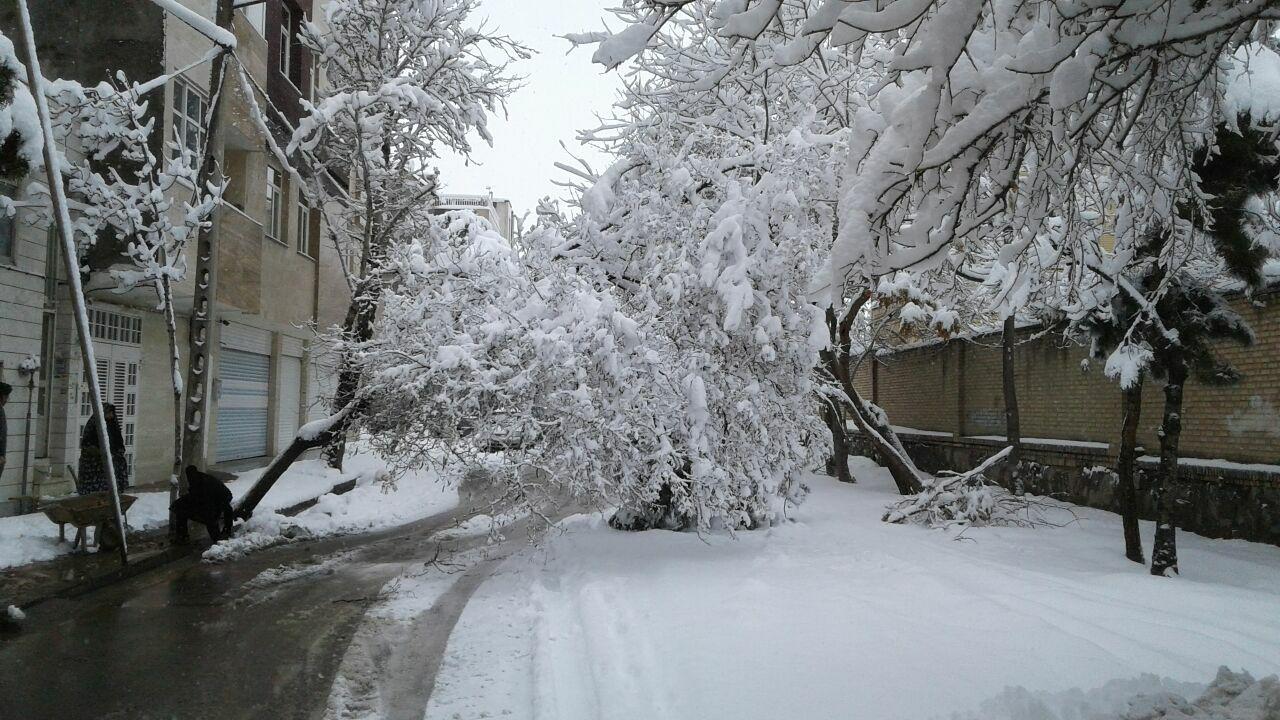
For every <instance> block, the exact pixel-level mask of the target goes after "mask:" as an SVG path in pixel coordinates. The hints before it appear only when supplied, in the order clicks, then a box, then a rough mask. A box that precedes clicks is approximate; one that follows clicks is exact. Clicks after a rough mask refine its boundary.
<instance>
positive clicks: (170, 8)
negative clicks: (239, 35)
mask: <svg viewBox="0 0 1280 720" xmlns="http://www.w3.org/2000/svg"><path fill="white" fill-rule="evenodd" d="M151 2H153V3H155V4H156V5H159V6H160V7H161V8H163V9H164V11H165V12H167V13H169V14H170V15H173V16H174V17H176V18H178V19H179V20H181V21H182V22H184V23H186V24H187V25H189V26H191V29H193V30H195V31H196V32H198V33H200V34H201V35H204V36H205V37H207V38H209V39H210V40H212V41H213V42H214V43H215V44H217V45H220V46H221V47H222V48H224V49H226V50H234V49H235V47H236V36H235V35H234V34H233V33H232V32H231V31H230V30H227V29H225V28H221V27H218V25H217V23H215V22H213V21H212V20H209V19H208V18H205V17H203V16H202V15H200V13H198V12H196V11H195V10H192V9H191V8H188V7H186V6H185V5H183V4H182V3H180V2H178V0H151Z"/></svg>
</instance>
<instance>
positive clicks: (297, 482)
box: [0, 460, 356, 607]
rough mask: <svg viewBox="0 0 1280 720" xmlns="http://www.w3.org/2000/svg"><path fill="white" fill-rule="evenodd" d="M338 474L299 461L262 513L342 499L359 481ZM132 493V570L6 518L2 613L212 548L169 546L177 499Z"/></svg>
mask: <svg viewBox="0 0 1280 720" xmlns="http://www.w3.org/2000/svg"><path fill="white" fill-rule="evenodd" d="M260 474H261V468H258V469H255V470H251V471H248V472H244V473H242V474H241V475H240V476H239V477H237V478H235V479H234V480H232V481H231V482H229V483H227V485H228V487H229V488H231V491H232V492H233V493H234V494H235V495H236V497H239V496H241V495H243V494H244V493H245V492H247V491H248V489H249V488H250V487H251V486H252V485H253V483H254V482H255V481H256V480H257V479H258V476H259V475H260ZM344 475H347V474H343V473H338V472H337V471H334V470H331V469H330V468H328V467H327V466H325V465H324V463H323V462H322V461H320V460H306V461H302V462H299V463H297V464H296V465H295V466H294V467H293V468H291V469H290V470H289V472H287V473H285V475H284V476H283V477H282V478H281V479H280V481H279V482H278V483H277V484H276V486H275V487H274V488H272V490H271V493H270V494H269V495H268V496H267V497H266V498H265V499H264V501H263V502H262V504H261V505H259V508H258V509H259V511H272V512H276V513H279V514H281V515H294V514H297V513H299V512H302V511H303V510H305V509H307V508H308V507H310V506H312V505H314V504H315V503H316V501H317V500H318V499H319V498H320V497H322V496H324V495H326V494H330V493H332V494H335V495H341V494H343V493H346V492H348V491H349V490H351V489H352V488H354V487H355V485H356V483H355V480H354V479H344ZM130 494H134V495H136V496H137V497H138V500H137V502H135V503H134V506H133V508H132V509H131V510H130V511H129V514H128V523H129V528H130V532H129V565H128V566H126V567H123V568H122V567H121V566H120V559H119V555H118V554H117V553H114V552H110V553H99V552H96V548H95V551H94V552H87V553H86V552H72V551H71V542H70V535H72V534H73V533H71V532H69V533H68V539H67V541H65V542H60V541H59V540H58V527H57V525H54V524H53V523H51V522H49V521H48V520H47V519H46V518H45V517H44V516H43V515H41V514H39V513H37V514H32V515H21V516H14V517H7V518H0V607H2V606H3V605H7V604H13V605H17V606H18V607H28V606H30V605H32V604H35V603H38V602H41V601H43V600H46V599H49V598H52V597H72V596H74V595H77V594H80V593H84V592H88V591H89V590H92V589H94V588H97V587H101V586H102V585H105V584H108V583H111V582H115V581H118V580H121V579H124V578H126V577H131V576H133V575H136V574H138V573H141V572H145V571H146V570H148V569H151V568H153V567H157V566H159V565H162V564H164V563H167V562H171V561H173V560H176V559H178V558H181V557H185V556H187V555H189V554H193V553H197V552H200V551H202V550H204V549H205V547H206V545H207V541H206V540H204V537H205V535H204V532H203V530H202V529H197V530H196V531H195V532H194V533H193V535H194V537H195V538H199V540H195V541H194V542H192V543H191V544H190V545H181V546H172V545H170V544H169V540H168V505H169V494H168V492H167V490H166V489H164V488H161V489H160V490H158V491H155V492H137V489H136V488H130Z"/></svg>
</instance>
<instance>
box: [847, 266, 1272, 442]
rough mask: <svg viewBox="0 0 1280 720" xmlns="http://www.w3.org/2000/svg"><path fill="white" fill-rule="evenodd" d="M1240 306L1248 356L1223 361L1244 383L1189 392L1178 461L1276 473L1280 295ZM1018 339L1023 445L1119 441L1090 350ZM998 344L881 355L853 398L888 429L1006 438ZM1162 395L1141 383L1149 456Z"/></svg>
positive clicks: (1230, 348) (1111, 403)
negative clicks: (1217, 461)
mask: <svg viewBox="0 0 1280 720" xmlns="http://www.w3.org/2000/svg"><path fill="white" fill-rule="evenodd" d="M1258 300H1259V301H1260V302H1259V304H1257V305H1254V304H1250V303H1248V302H1246V301H1244V300H1243V299H1240V300H1238V301H1236V302H1234V303H1233V305H1234V307H1235V309H1236V310H1237V311H1238V312H1240V313H1241V315H1242V316H1244V318H1245V319H1246V320H1247V321H1248V322H1249V323H1250V325H1251V326H1252V327H1253V329H1254V332H1255V334H1256V335H1257V342H1256V343H1255V344H1254V345H1253V346H1251V347H1247V348H1245V347H1240V346H1236V345H1234V344H1227V345H1224V346H1223V347H1222V356H1223V357H1224V358H1226V359H1228V360H1229V361H1230V362H1232V363H1233V364H1234V365H1235V366H1236V367H1237V368H1238V369H1239V370H1240V371H1241V372H1242V373H1243V374H1244V379H1243V380H1242V381H1241V382H1240V383H1239V384H1238V385H1233V386H1226V387H1221V386H1206V385H1203V384H1200V383H1198V382H1195V381H1192V382H1190V383H1188V386H1187V388H1186V393H1185V401H1184V410H1183V433H1182V441H1181V454H1182V455H1183V456H1185V457H1189V458H1221V459H1226V460H1230V461H1234V462H1240V463H1262V464H1275V465H1280V292H1276V291H1274V290H1273V291H1272V292H1269V293H1266V294H1264V295H1261V296H1259V298H1258ZM1034 333H1035V329H1027V330H1024V331H1022V337H1021V341H1022V344H1020V345H1019V346H1018V348H1017V350H1016V351H1015V353H1014V363H1015V368H1016V382H1017V388H1018V407H1019V410H1020V413H1021V420H1022V428H1021V429H1022V435H1023V437H1027V438H1046V439H1057V440H1071V441H1086V442H1095V443H1106V444H1109V445H1112V447H1111V454H1114V451H1115V447H1114V444H1115V443H1116V441H1117V439H1118V437H1119V433H1120V421H1121V415H1120V389H1119V386H1118V385H1117V384H1116V383H1115V382H1113V381H1111V380H1109V379H1107V378H1106V377H1104V376H1103V374H1102V366H1103V363H1102V362H1100V361H1088V362H1085V361H1086V358H1087V357H1088V348H1087V347H1084V346H1083V345H1078V344H1071V343H1067V342H1065V341H1064V340H1063V339H1062V337H1061V336H1060V335H1057V334H1053V335H1047V336H1045V337H1040V338H1034V337H1033V336H1034ZM999 343H1000V336H999V334H998V333H997V334H991V335H985V336H979V337H975V338H967V339H956V340H951V341H949V342H946V343H938V344H934V345H926V346H924V347H916V348H911V349H906V350H901V351H898V352H894V353H889V354H884V355H881V356H880V357H879V358H877V360H876V361H875V362H874V363H872V362H867V363H864V367H863V368H861V369H860V371H859V373H858V376H857V384H858V387H859V389H860V391H862V392H864V393H865V394H866V397H868V398H872V399H874V401H875V402H876V403H877V404H879V405H880V406H881V407H883V408H884V409H885V410H886V411H887V412H888V414H889V418H890V420H891V422H893V424H895V425H899V426H905V427H910V428H916V429H920V430H932V431H944V432H949V433H953V434H955V435H957V436H983V435H1001V436H1002V435H1004V393H1003V390H1002V389H1001V378H1000V348H999ZM1163 404H1164V396H1163V393H1162V385H1161V383H1159V382H1158V381H1155V380H1152V379H1151V378H1148V380H1147V383H1146V386H1145V387H1144V392H1143V408H1142V421H1141V426H1140V431H1139V442H1140V443H1141V444H1143V445H1144V446H1145V448H1146V449H1147V452H1149V453H1151V454H1156V452H1157V447H1158V441H1157V437H1156V430H1157V428H1158V427H1159V425H1160V420H1161V415H1162V412H1163Z"/></svg>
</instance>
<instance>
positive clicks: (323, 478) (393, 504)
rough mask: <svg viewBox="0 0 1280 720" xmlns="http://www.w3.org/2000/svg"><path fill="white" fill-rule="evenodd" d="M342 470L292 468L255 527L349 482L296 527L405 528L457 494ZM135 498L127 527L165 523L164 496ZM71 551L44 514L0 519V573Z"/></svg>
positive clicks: (238, 487)
mask: <svg viewBox="0 0 1280 720" xmlns="http://www.w3.org/2000/svg"><path fill="white" fill-rule="evenodd" d="M344 465H345V471H344V472H342V473H339V472H337V471H335V470H332V469H331V468H329V467H328V466H327V465H325V463H324V461H322V460H303V461H301V462H298V463H295V464H294V466H293V467H291V468H289V471H288V472H287V473H285V474H284V476H283V477H281V478H280V480H279V481H277V482H276V484H275V486H274V487H272V488H271V492H269V493H267V496H266V497H265V498H264V499H263V501H262V503H261V504H260V505H259V506H258V510H257V512H256V513H255V517H254V522H258V523H262V522H270V521H271V519H272V518H277V517H279V516H277V515H275V514H274V513H273V512H272V511H274V510H278V509H281V508H287V507H289V506H291V505H295V504H297V503H299V502H302V501H304V500H309V499H311V498H315V497H317V496H320V495H324V494H325V493H326V492H327V491H328V490H329V489H330V488H332V487H333V486H334V485H337V484H338V483H340V482H342V481H343V480H345V479H349V478H351V477H353V476H355V477H359V478H361V483H362V484H361V487H358V488H357V489H356V490H353V491H352V492H351V493H349V494H348V495H349V497H347V496H333V495H326V496H325V497H323V498H321V501H320V503H319V504H318V505H317V507H315V508H311V509H310V510H308V511H307V512H306V513H303V516H305V517H306V519H305V520H301V519H300V522H305V523H308V524H312V525H314V526H315V528H316V531H317V534H322V532H321V526H327V527H328V528H329V530H330V532H336V531H338V530H340V529H348V530H350V531H355V530H358V529H361V528H368V527H370V526H372V525H373V524H381V523H394V522H395V521H397V520H399V521H400V522H408V521H409V520H412V519H415V518H416V517H423V516H425V515H428V514H431V513H432V512H439V511H440V510H443V509H447V508H449V507H452V506H453V505H454V504H456V503H457V495H456V493H455V492H454V491H452V490H445V489H443V488H441V487H439V483H437V482H434V476H432V477H430V478H426V477H419V476H417V475H410V476H408V477H406V478H405V479H403V480H401V483H400V489H399V491H398V492H395V493H390V494H386V493H383V488H382V487H381V486H380V485H378V484H377V483H373V482H370V481H371V480H372V478H373V477H374V476H375V475H376V474H377V473H378V471H380V470H382V469H383V463H382V461H381V460H379V459H378V458H377V457H375V456H373V455H371V454H368V453H362V452H355V453H353V454H352V455H350V456H349V457H348V458H347V460H346V462H345V463H344ZM261 474H262V470H261V469H259V470H250V471H247V472H244V473H241V474H240V475H239V477H237V478H236V479H235V480H234V481H232V482H231V483H228V487H230V488H231V491H232V493H234V494H235V496H236V497H237V498H239V497H240V496H241V495H243V494H244V493H245V492H247V491H248V490H249V488H250V487H252V486H253V483H254V482H256V481H257V479H258V477H259V476H260V475H261ZM409 492H411V493H412V498H413V499H412V500H410V497H409V495H407V494H406V493H409ZM131 494H133V493H131ZM136 495H137V497H138V500H137V502H135V503H134V504H133V507H132V508H130V510H129V514H128V522H129V526H130V527H132V528H134V529H141V530H150V529H154V528H158V527H161V526H163V525H165V524H166V523H167V522H168V521H169V494H168V493H167V492H146V493H136ZM343 497H345V499H342V498H343ZM301 517H302V516H300V518H301ZM324 534H327V533H324ZM69 539H70V538H68V540H69ZM70 550H71V543H70V542H63V543H59V542H58V526H57V525H54V524H53V523H51V522H49V520H48V519H47V518H45V516H44V515H43V514H40V513H35V514H30V515H19V516H14V517H6V518H0V568H4V567H11V566H14V565H23V564H25V563H29V562H36V561H39V560H49V559H52V558H54V557H57V556H58V555H61V554H64V553H67V552H69V551H70Z"/></svg>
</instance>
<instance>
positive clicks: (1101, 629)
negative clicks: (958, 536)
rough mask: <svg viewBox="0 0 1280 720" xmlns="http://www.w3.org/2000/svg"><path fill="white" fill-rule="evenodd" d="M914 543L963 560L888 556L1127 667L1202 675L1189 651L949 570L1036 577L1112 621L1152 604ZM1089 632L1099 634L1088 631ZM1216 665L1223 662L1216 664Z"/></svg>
mask: <svg viewBox="0 0 1280 720" xmlns="http://www.w3.org/2000/svg"><path fill="white" fill-rule="evenodd" d="M912 546H913V547H915V548H916V549H917V550H918V551H922V552H923V553H924V554H925V556H928V555H929V554H931V553H932V554H933V555H934V556H936V555H937V554H938V553H939V551H940V552H941V553H942V554H944V555H947V556H949V557H951V558H955V559H957V560H960V561H962V562H958V563H940V564H938V566H937V567H933V568H927V567H926V566H925V565H924V564H922V563H920V562H919V560H918V557H919V555H917V554H914V553H903V552H902V551H901V549H898V550H897V551H893V550H891V551H888V554H889V555H891V556H893V557H894V558H896V559H897V560H898V561H899V562H902V563H904V564H908V565H911V566H914V567H915V568H917V569H920V570H923V571H925V572H931V573H935V574H941V575H942V576H944V577H946V578H947V579H948V581H949V582H950V583H952V584H953V585H955V586H956V587H959V588H962V589H964V590H965V591H966V592H968V593H970V594H972V595H974V596H975V597H979V598H982V599H984V600H987V601H988V602H991V603H992V604H995V605H998V606H999V607H1002V608H1005V609H1006V610H1008V611H1009V612H1010V613H1012V614H1016V615H1019V616H1021V617H1024V618H1028V619H1031V620H1035V621H1038V622H1040V623H1042V624H1044V625H1046V626H1048V627H1051V628H1053V629H1055V630H1057V631H1059V632H1061V633H1063V634H1065V635H1067V636H1070V637H1073V638H1076V639H1078V640H1080V641H1082V642H1084V643H1086V644H1088V645H1090V646H1093V647H1095V648H1097V649H1098V650H1100V651H1102V652H1103V653H1105V654H1106V655H1108V656H1110V657H1112V658H1114V659H1115V660H1116V661H1118V662H1120V663H1121V664H1123V665H1126V666H1131V667H1136V668H1147V667H1150V666H1151V663H1152V661H1156V662H1158V661H1165V662H1173V663H1175V664H1177V665H1178V666H1179V667H1182V668H1184V669H1185V670H1186V671H1187V672H1188V673H1189V675H1188V676H1189V677H1196V676H1198V675H1200V674H1203V668H1202V667H1201V666H1200V665H1198V664H1192V663H1193V662H1195V660H1194V659H1191V660H1189V659H1188V658H1187V657H1186V656H1185V655H1180V656H1177V657H1174V656H1171V655H1169V654H1168V653H1166V652H1165V651H1164V650H1163V649H1161V648H1158V647H1156V646H1154V645H1152V644H1150V643H1148V642H1146V641H1144V640H1143V639H1141V638H1140V637H1138V636H1136V635H1134V634H1133V633H1131V632H1125V631H1123V630H1118V629H1115V628H1114V627H1110V626H1108V625H1106V624H1103V623H1101V622H1098V621H1096V620H1093V619H1085V618H1081V617H1079V616H1078V615H1073V614H1072V613H1070V612H1069V611H1068V610H1067V609H1066V607H1064V606H1063V605H1062V604H1051V603H1047V602H1041V601H1038V600H1033V599H1031V597H1030V596H1029V595H1027V594H1026V593H1023V594H1019V595H1016V596H1010V595H1009V594H1008V593H999V594H996V593H991V592H989V591H988V590H987V589H985V587H984V585H983V584H982V583H978V582H976V581H974V580H973V579H972V578H971V577H970V576H968V575H966V574H963V573H959V572H955V571H952V570H949V569H948V568H950V567H957V566H958V567H965V566H968V567H972V566H974V565H978V566H981V567H982V568H983V569H984V570H986V571H987V572H989V573H991V574H992V575H994V576H995V577H996V578H997V579H998V580H999V581H1000V582H996V583H991V585H993V586H998V587H1006V588H1017V587H1022V588H1026V587H1027V583H1026V580H1027V578H1028V577H1029V576H1030V577H1034V578H1035V580H1036V583H1037V584H1036V586H1035V587H1036V590H1037V594H1038V595H1042V596H1045V597H1053V593H1054V592H1063V591H1065V592H1069V593H1071V594H1073V595H1074V596H1075V597H1077V598H1078V599H1080V600H1083V601H1086V602H1092V603H1094V604H1096V605H1098V606H1099V607H1100V609H1101V612H1102V613H1103V615H1102V617H1104V618H1107V619H1108V620H1111V617H1110V616H1108V615H1106V614H1105V613H1107V612H1113V611H1114V609H1115V607H1116V605H1117V604H1128V605H1130V607H1131V608H1132V609H1142V610H1145V611H1146V612H1148V613H1149V612H1150V611H1151V610H1152V608H1150V607H1147V608H1140V606H1137V605H1134V604H1132V603H1122V601H1118V600H1117V599H1116V598H1114V597H1111V596H1108V595H1107V594H1106V593H1098V592H1087V591H1086V590H1085V588H1083V587H1082V586H1080V585H1078V584H1072V583H1070V582H1067V581H1064V580H1063V579H1062V578H1061V577H1059V576H1054V575H1048V574H1045V573H1039V572H1033V571H1027V572H1022V573H1013V572H1011V571H1010V569H1009V566H1008V565H1007V564H1003V563H1000V562H998V561H994V560H991V559H988V558H983V557H978V556H976V554H969V553H965V552H963V551H960V550H956V549H954V548H950V547H946V546H944V545H940V544H934V543H927V542H921V541H919V540H915V541H914V542H912ZM1006 596H1010V597H1016V598H1017V599H1018V600H1019V601H1021V602H1022V603H1023V604H1024V605H1026V604H1030V605H1035V606H1036V607H1039V608H1041V609H1042V610H1043V612H1033V611H1029V610H1027V609H1026V608H1025V607H1023V606H1019V605H1018V604H1016V603H1013V602H1010V601H1007V600H1004V599H1001V598H1003V597H1006ZM1161 612H1163V611H1161ZM1169 614H1170V615H1174V613H1169ZM1062 618H1066V619H1067V622H1063V620H1062ZM1180 619H1183V620H1185V621H1187V622H1194V623H1197V624H1199V623H1201V622H1202V620H1201V619H1200V618H1187V617H1185V616H1183V617H1182V618H1180ZM1115 622H1116V623H1118V624H1120V625H1121V626H1124V625H1125V623H1126V622H1127V623H1134V622H1137V623H1143V624H1148V625H1155V626H1156V627H1160V628H1171V629H1174V630H1176V631H1178V632H1191V633H1193V634H1197V635H1200V636H1201V637H1208V638H1211V639H1214V640H1217V641H1218V642H1221V643H1222V644H1224V645H1227V646H1230V647H1231V648H1232V649H1234V650H1236V651H1238V652H1241V653H1244V654H1247V655H1250V656H1253V657H1254V658H1255V659H1258V660H1260V661H1261V663H1262V664H1263V666H1264V667H1265V666H1268V665H1270V664H1271V663H1272V662H1273V661H1269V660H1268V658H1267V656H1266V655H1264V654H1258V653H1255V652H1253V651H1251V650H1246V649H1245V648H1243V647H1240V646H1239V645H1237V644H1235V643H1233V642H1230V641H1227V640H1225V639H1223V638H1218V637H1216V636H1214V635H1210V634H1207V633H1203V632H1199V631H1196V630H1193V629H1191V628H1190V627H1188V626H1187V625H1170V624H1165V623H1158V622H1156V621H1154V620H1151V619H1150V617H1149V616H1148V615H1142V614H1139V613H1127V614H1126V617H1125V618H1116V619H1115ZM1218 629H1220V630H1226V628H1218ZM1090 630H1092V631H1094V632H1089V631H1090ZM1231 632H1235V631H1231ZM1236 634H1237V635H1239V636H1240V637H1245V636H1244V635H1243V633H1239V632H1236ZM1111 637H1115V638H1117V639H1118V640H1120V641H1123V643H1114V642H1105V643H1104V642H1101V641H1100V640H1099V638H1111ZM1133 648H1137V649H1139V650H1141V651H1142V653H1143V654H1144V655H1146V656H1147V657H1148V658H1149V659H1144V660H1141V661H1138V660H1135V659H1133V656H1132V655H1129V654H1128V653H1129V652H1130V651H1131V649H1133ZM1211 664H1214V665H1217V664H1219V663H1217V662H1213V663H1211Z"/></svg>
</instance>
